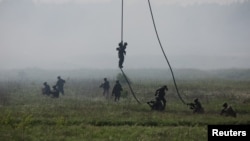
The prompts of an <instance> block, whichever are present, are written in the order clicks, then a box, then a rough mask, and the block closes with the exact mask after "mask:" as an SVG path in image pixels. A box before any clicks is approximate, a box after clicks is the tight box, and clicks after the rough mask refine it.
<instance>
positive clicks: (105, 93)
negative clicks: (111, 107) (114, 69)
mask: <svg viewBox="0 0 250 141" xmlns="http://www.w3.org/2000/svg"><path fill="white" fill-rule="evenodd" d="M100 88H103V96H106V98H107V99H108V98H109V81H108V80H107V78H104V83H102V84H101V85H100Z"/></svg>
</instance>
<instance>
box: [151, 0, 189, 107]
mask: <svg viewBox="0 0 250 141" xmlns="http://www.w3.org/2000/svg"><path fill="white" fill-rule="evenodd" d="M148 5H149V9H150V13H151V17H152V21H153V25H154V30H155V34H156V36H157V39H158V43H159V45H160V47H161V50H162V53H163V55H164V57H165V59H166V61H167V63H168V66H169V68H170V71H171V74H172V77H173V81H174V85H175V89H176V92H177V94H178V96H179V98H180V100H181V101H182V103H183V104H186V102H185V101H184V100H183V99H182V97H181V95H180V93H179V90H178V87H177V84H176V81H175V77H174V72H173V70H172V67H171V65H170V63H169V61H168V58H167V55H166V53H165V51H164V49H163V47H162V44H161V40H160V37H159V34H158V32H157V28H156V24H155V20H154V16H153V11H152V7H151V3H150V0H148Z"/></svg>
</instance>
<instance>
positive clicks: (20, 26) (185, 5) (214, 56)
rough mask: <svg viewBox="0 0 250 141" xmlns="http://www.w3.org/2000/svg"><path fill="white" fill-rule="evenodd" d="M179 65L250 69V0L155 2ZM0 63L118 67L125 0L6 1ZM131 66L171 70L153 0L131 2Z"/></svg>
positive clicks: (1, 0)
mask: <svg viewBox="0 0 250 141" xmlns="http://www.w3.org/2000/svg"><path fill="white" fill-rule="evenodd" d="M151 5H152V8H153V12H154V16H155V21H156V25H157V29H158V31H159V35H160V38H161V41H162V44H163V47H164V49H165V51H166V54H167V56H168V59H169V61H170V63H171V64H172V67H173V68H195V69H228V68H229V69H230V68H250V64H249V60H250V55H249V53H250V46H249V45H250V28H249V25H250V15H249V13H250V1H249V0H203V1H200V0H168V1H165V0H152V1H151ZM0 21H1V22H0V31H1V32H0V49H1V51H0V69H1V70H9V69H26V68H39V69H45V70H56V69H62V70H74V69H82V68H91V69H117V67H118V57H117V51H116V47H117V46H118V43H119V42H120V39H121V37H120V35H121V31H120V28H121V1H119V0H95V1H93V0H0ZM124 41H127V42H128V47H127V50H126V51H127V55H126V56H125V62H124V66H125V69H138V68H162V69H168V66H167V63H166V62H165V60H164V57H163V54H162V52H161V50H160V47H159V45H158V42H157V39H156V36H155V33H154V30H153V24H152V21H151V17H150V11H149V7H148V4H147V1H145V0H126V1H125V2H124Z"/></svg>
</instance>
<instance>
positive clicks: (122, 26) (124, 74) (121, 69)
mask: <svg viewBox="0 0 250 141" xmlns="http://www.w3.org/2000/svg"><path fill="white" fill-rule="evenodd" d="M121 6H122V8H121V10H122V11H121V43H122V44H123V0H122V5H121ZM120 69H121V72H122V74H123V76H124V78H125V80H126V82H127V83H128V86H129V89H130V91H131V93H132V95H133V96H134V98H135V100H136V101H137V102H138V103H139V104H140V101H139V100H138V99H137V98H136V96H135V93H134V91H133V89H132V87H131V85H130V83H129V81H128V78H127V76H126V74H125V73H124V71H123V70H122V68H120Z"/></svg>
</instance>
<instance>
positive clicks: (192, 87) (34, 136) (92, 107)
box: [0, 79, 250, 141]
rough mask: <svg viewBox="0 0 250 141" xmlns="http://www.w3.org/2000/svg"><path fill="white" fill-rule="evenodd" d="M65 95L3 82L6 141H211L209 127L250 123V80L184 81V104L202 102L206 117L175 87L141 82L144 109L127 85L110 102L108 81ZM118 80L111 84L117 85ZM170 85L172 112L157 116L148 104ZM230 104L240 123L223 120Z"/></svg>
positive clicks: (80, 84)
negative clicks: (116, 99) (106, 90)
mask: <svg viewBox="0 0 250 141" xmlns="http://www.w3.org/2000/svg"><path fill="white" fill-rule="evenodd" d="M66 81H67V82H66V85H65V95H63V96H62V95H60V97H59V98H58V99H53V98H51V97H47V96H43V95H41V87H42V83H43V82H39V81H27V82H22V81H4V82H1V83H0V140H1V141H12V140H13V141H19V140H21V141H52V140H53V141H55V140H56V141H85V140H86V141H109V140H110V141H158V140H159V141H161V140H162V141H166V140H167V141H182V140H185V141H206V140H207V125H210V124H233V125H237V124H248V125H249V124H250V87H249V86H250V81H240V80H239V81H236V80H216V79H204V80H197V81H196V80H192V81H187V80H185V81H184V80H183V81H181V80H179V81H178V86H179V89H180V93H181V94H182V97H183V99H184V100H185V101H186V102H192V101H193V99H194V98H199V99H200V101H201V103H202V104H203V107H204V109H205V114H193V113H192V111H191V110H190V109H189V107H188V106H187V105H184V104H182V102H181V101H180V100H179V98H178V96H177V94H176V92H175V88H174V87H173V84H172V82H171V81H170V82H162V81H135V82H133V84H132V87H133V89H134V91H135V93H136V96H137V97H138V99H139V100H140V101H141V102H142V104H138V103H137V102H136V101H135V99H134V98H133V97H132V95H131V94H130V92H129V89H128V86H127V84H123V87H124V92H123V95H122V98H121V100H120V102H114V101H113V99H110V100H107V99H105V98H104V97H103V96H102V89H100V88H99V85H100V83H102V79H73V80H71V79H69V80H66ZM113 84H114V80H112V81H111V86H113ZM163 84H167V85H168V87H169V91H168V92H167V95H166V99H167V107H166V110H165V111H163V112H157V111H151V110H150V107H149V106H148V105H147V104H146V103H145V102H147V101H149V100H152V99H153V98H154V91H155V90H156V89H157V88H158V87H160V86H161V85H163ZM224 102H228V103H229V104H230V105H232V106H233V108H234V109H235V110H236V112H237V118H232V117H222V116H220V115H219V113H220V110H221V109H222V104H223V103H224Z"/></svg>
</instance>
